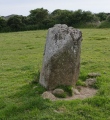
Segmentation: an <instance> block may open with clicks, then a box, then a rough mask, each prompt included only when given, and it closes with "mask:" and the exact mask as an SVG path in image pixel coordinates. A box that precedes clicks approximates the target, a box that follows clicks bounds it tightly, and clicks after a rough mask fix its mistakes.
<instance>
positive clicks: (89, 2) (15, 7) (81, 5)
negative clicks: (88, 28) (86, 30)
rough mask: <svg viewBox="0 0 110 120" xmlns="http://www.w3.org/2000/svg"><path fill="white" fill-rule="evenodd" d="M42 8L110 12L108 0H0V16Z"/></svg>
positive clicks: (26, 12)
mask: <svg viewBox="0 0 110 120" xmlns="http://www.w3.org/2000/svg"><path fill="white" fill-rule="evenodd" d="M42 7H43V8H44V9H47V10H48V11H49V12H52V11H54V10H55V9H66V10H73V11H75V10H78V9H82V10H85V11H88V10H89V11H91V12H93V13H99V12H107V13H110V0H0V16H7V15H10V14H18V15H26V16H27V15H29V11H30V10H33V9H36V8H42Z"/></svg>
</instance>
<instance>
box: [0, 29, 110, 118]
mask: <svg viewBox="0 0 110 120" xmlns="http://www.w3.org/2000/svg"><path fill="white" fill-rule="evenodd" d="M82 32H83V41H82V54H81V72H80V77H79V79H80V80H82V81H84V80H85V78H86V77H87V74H88V73H90V72H99V73H101V77H99V78H98V81H97V83H96V85H95V87H96V88H98V93H97V95H96V96H94V97H93V98H88V99H85V100H71V101H55V102H51V101H49V100H43V99H42V98H41V97H40V95H41V93H42V92H43V91H44V88H42V87H41V86H40V85H39V84H38V83H36V84H35V83H34V84H32V81H33V80H35V79H36V74H37V72H38V70H39V69H40V68H41V64H42V56H43V50H44V44H45V38H46V33H47V31H43V30H42V31H30V32H14V33H0V120H110V29H82ZM35 86H37V87H35Z"/></svg>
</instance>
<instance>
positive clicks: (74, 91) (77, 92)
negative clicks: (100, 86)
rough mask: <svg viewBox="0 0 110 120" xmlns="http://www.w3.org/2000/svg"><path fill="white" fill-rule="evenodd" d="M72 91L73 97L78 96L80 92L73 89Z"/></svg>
mask: <svg viewBox="0 0 110 120" xmlns="http://www.w3.org/2000/svg"><path fill="white" fill-rule="evenodd" d="M72 90H73V93H74V94H75V95H80V92H79V91H78V90H77V89H75V88H73V89H72Z"/></svg>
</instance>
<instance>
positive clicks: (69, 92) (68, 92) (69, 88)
mask: <svg viewBox="0 0 110 120" xmlns="http://www.w3.org/2000/svg"><path fill="white" fill-rule="evenodd" d="M57 88H61V89H63V90H64V91H65V93H64V95H63V96H64V97H66V96H67V95H68V96H72V95H73V91H72V86H64V85H61V86H58V87H57Z"/></svg>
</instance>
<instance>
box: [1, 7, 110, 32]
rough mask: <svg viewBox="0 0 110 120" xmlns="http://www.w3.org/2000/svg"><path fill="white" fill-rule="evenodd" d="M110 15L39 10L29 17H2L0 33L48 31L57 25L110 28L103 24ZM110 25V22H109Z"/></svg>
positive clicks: (33, 11) (31, 13)
mask: <svg viewBox="0 0 110 120" xmlns="http://www.w3.org/2000/svg"><path fill="white" fill-rule="evenodd" d="M108 16H109V13H104V12H100V13H97V14H95V13H92V12H90V11H83V10H81V9H79V10H76V11H70V10H60V9H56V10H54V11H53V12H52V13H49V11H48V10H47V9H44V8H37V9H34V10H30V14H29V15H28V16H22V15H10V16H7V17H4V16H1V17H0V32H14V31H28V30H37V29H47V28H50V27H53V25H55V24H59V23H61V24H67V25H68V26H73V27H75V28H76V27H77V28H96V27H105V28H106V27H108V26H107V25H105V24H104V23H103V22H105V21H106V19H107V18H108ZM108 23H109V24H110V21H109V22H108ZM109 27H110V26H109Z"/></svg>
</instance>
